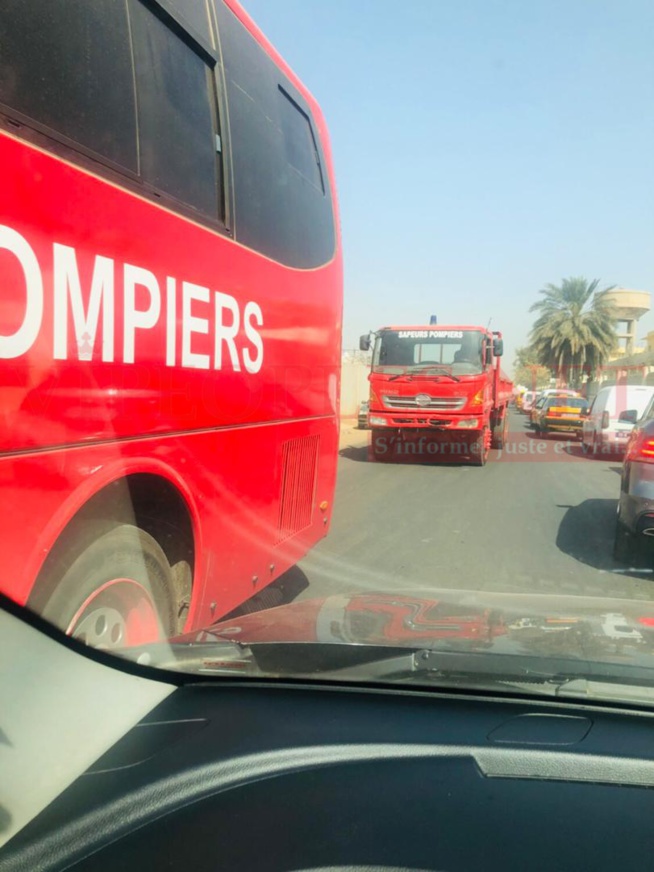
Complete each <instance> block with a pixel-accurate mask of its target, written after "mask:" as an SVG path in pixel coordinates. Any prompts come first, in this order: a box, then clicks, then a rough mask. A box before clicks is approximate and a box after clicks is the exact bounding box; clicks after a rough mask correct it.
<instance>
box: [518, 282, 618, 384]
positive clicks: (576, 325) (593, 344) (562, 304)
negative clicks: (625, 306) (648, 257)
mask: <svg viewBox="0 0 654 872" xmlns="http://www.w3.org/2000/svg"><path fill="white" fill-rule="evenodd" d="M598 286H599V279H594V280H593V281H592V282H589V281H587V280H586V279H584V278H582V277H580V276H578V277H574V278H567V279H563V280H562V281H561V284H560V285H553V284H548V285H546V286H545V287H544V288H543V289H542V290H541V291H539V293H540V294H541V296H542V299H540V300H537V301H536V302H535V303H534V304H533V305H532V306H531V308H530V310H529V311H530V312H537V313H538V317H537V319H536V321H535V323H534V326H533V327H532V330H531V336H530V346H531V348H532V349H533V351H534V353H535V357H536V360H537V362H538V363H541V364H542V365H544V366H547V367H550V368H551V369H553V370H554V371H556V372H557V374H559V375H560V376H562V377H564V378H566V380H568V381H573V382H578V381H579V379H580V378H581V375H582V373H587V374H589V375H592V374H593V373H595V372H597V370H598V369H599V368H600V367H601V366H602V365H603V364H604V363H605V362H606V360H607V358H608V356H609V355H610V353H611V352H612V351H613V350H614V348H615V347H616V346H617V336H616V329H615V328H616V324H615V321H616V316H615V310H614V307H613V304H612V303H611V302H610V301H609V300H607V299H606V298H605V297H604V294H605V293H606V291H610V290H612V288H605V289H604V290H603V291H599V292H598V290H597V288H598Z"/></svg>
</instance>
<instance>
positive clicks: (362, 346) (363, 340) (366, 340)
mask: <svg viewBox="0 0 654 872" xmlns="http://www.w3.org/2000/svg"><path fill="white" fill-rule="evenodd" d="M359 351H370V335H369V334H368V333H364V335H363V336H360V337H359Z"/></svg>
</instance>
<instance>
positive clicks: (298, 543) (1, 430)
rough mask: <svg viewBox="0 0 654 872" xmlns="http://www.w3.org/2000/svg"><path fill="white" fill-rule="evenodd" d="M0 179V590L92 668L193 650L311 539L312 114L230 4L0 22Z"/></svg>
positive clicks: (315, 364)
mask: <svg viewBox="0 0 654 872" xmlns="http://www.w3.org/2000/svg"><path fill="white" fill-rule="evenodd" d="M0 166H1V167H2V187H1V189H0V204H1V209H0V279H1V281H2V289H1V292H0V515H1V518H2V523H1V524H0V552H1V553H2V557H3V567H2V574H1V576H0V589H2V591H3V592H4V593H6V594H7V595H9V596H10V597H11V598H12V599H14V600H16V601H17V602H18V603H20V604H27V605H28V606H29V607H30V608H32V609H33V610H35V611H37V612H39V613H40V614H42V615H44V616H45V617H46V618H48V619H49V620H50V621H51V622H52V623H54V624H55V625H57V626H59V627H61V628H63V629H64V630H65V631H66V632H67V633H69V634H72V635H73V636H76V637H77V638H79V639H81V640H83V641H85V642H87V643H88V644H92V645H97V646H100V647H104V648H114V647H119V646H121V645H125V644H135V643H140V642H144V641H146V640H150V639H152V638H154V637H157V636H159V637H161V636H168V635H171V634H174V633H176V632H179V631H181V630H182V629H186V630H190V629H194V628H196V627H200V626H206V625H207V624H208V623H211V622H212V621H214V620H216V619H218V618H219V617H220V616H221V615H223V614H226V613H227V612H229V611H230V610H233V609H234V608H235V607H236V606H238V605H239V604H242V603H243V602H245V601H246V600H247V599H248V598H250V597H251V596H253V595H254V594H256V593H258V592H259V591H260V590H262V589H263V588H264V587H265V586H266V585H268V584H269V583H270V582H271V581H273V580H274V579H276V578H278V576H280V575H281V574H282V573H283V572H284V571H286V570H287V569H288V568H289V567H290V566H291V565H292V564H293V563H295V562H296V561H297V560H298V559H299V558H300V557H302V556H303V555H304V554H305V553H306V552H307V551H308V549H310V548H311V547H312V546H313V545H314V544H315V543H316V542H317V541H318V540H319V539H320V538H321V537H323V536H324V535H325V534H326V532H327V530H328V527H329V521H330V514H331V510H332V497H333V492H334V485H335V476H336V456H337V446H338V416H337V407H338V400H339V371H340V333H341V317H342V263H341V251H340V241H339V233H338V220H337V214H336V202H335V195H334V186H333V173H332V164H331V158H330V151H329V145H328V139H327V132H326V128H325V124H324V121H323V118H322V115H321V112H320V109H319V108H318V106H317V104H316V102H315V101H314V99H313V98H312V97H311V95H310V94H309V93H308V92H307V90H306V88H305V87H304V86H303V85H302V84H301V82H300V81H299V80H298V79H297V77H296V76H295V75H294V74H293V72H292V71H291V70H290V69H289V68H288V66H287V65H286V64H285V63H284V61H283V60H282V59H281V58H280V56H279V55H278V54H277V52H276V51H275V50H274V48H273V47H272V46H271V45H270V44H269V43H268V42H267V41H266V39H265V38H264V36H263V35H262V34H261V33H260V32H259V30H258V29H257V27H256V26H255V25H254V24H253V22H252V21H251V20H250V19H249V18H248V16H247V15H246V14H245V12H244V11H243V10H242V9H241V8H240V7H239V6H238V5H237V4H236V3H235V2H233V0H206V2H205V0H161V2H155V0H93V2H88V0H7V2H5V3H3V7H2V13H1V14H0Z"/></svg>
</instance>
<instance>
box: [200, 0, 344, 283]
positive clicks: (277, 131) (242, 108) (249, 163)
mask: <svg viewBox="0 0 654 872" xmlns="http://www.w3.org/2000/svg"><path fill="white" fill-rule="evenodd" d="M216 13H217V16H218V24H219V36H220V46H221V51H222V57H223V63H224V67H225V81H226V88H227V100H228V104H229V117H230V135H231V148H232V165H233V168H234V216H235V223H234V233H235V236H236V238H237V239H238V240H239V241H240V242H242V243H243V244H244V245H247V246H249V247H251V248H254V249H256V250H257V251H259V252H261V253H262V254H265V255H268V256H269V257H271V258H273V259H274V260H277V261H280V262H281V263H284V264H287V265H289V266H293V267H299V268H310V267H317V266H320V265H321V264H324V263H326V262H327V261H329V260H330V259H331V257H332V256H333V253H334V220H333V215H332V204H331V198H330V192H329V189H328V188H326V189H325V190H323V183H322V176H321V171H320V165H319V163H318V160H319V159H320V154H319V150H318V149H317V148H316V144H315V138H314V134H313V133H312V131H311V124H310V117H311V115H310V112H309V109H308V107H307V106H306V105H305V104H304V101H303V99H302V98H301V97H300V95H299V94H297V92H296V91H295V88H294V87H293V85H292V84H291V83H290V82H288V81H287V80H286V78H285V76H283V74H282V73H281V72H280V71H279V70H278V69H277V67H276V66H275V64H274V63H273V61H272V60H271V59H270V58H269V57H268V56H267V55H266V53H265V52H264V51H263V49H262V48H261V47H260V46H259V45H258V43H257V42H256V41H255V39H254V38H253V37H252V36H251V35H250V34H249V33H248V32H247V31H246V30H245V28H244V27H243V26H242V25H241V24H240V22H239V21H238V20H237V18H236V17H235V16H234V14H233V13H232V12H231V11H230V10H229V9H227V8H226V7H225V6H224V5H223V4H222V3H216ZM289 97H290V99H289Z"/></svg>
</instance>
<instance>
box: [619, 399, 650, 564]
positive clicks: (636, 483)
mask: <svg viewBox="0 0 654 872" xmlns="http://www.w3.org/2000/svg"><path fill="white" fill-rule="evenodd" d="M629 411H631V410H629V409H627V410H626V411H625V412H623V413H622V414H623V416H624V417H625V418H628V417H632V416H630V415H629ZM652 537H654V398H653V399H652V400H651V401H650V403H649V404H648V406H647V409H646V410H645V412H644V414H643V416H642V417H641V419H640V420H639V421H638V423H637V425H636V426H635V427H633V429H632V432H631V434H630V438H629V442H628V445H627V450H626V454H625V459H624V463H623V465H622V475H621V477H620V499H619V502H618V517H617V521H616V527H615V542H614V546H613V555H614V557H615V559H616V560H619V561H620V562H624V563H626V562H628V561H629V560H631V559H632V557H634V556H635V555H636V553H637V552H638V551H642V550H643V549H644V546H646V545H647V544H648V542H649V544H651V545H652V546H653V547H654V538H652Z"/></svg>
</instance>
